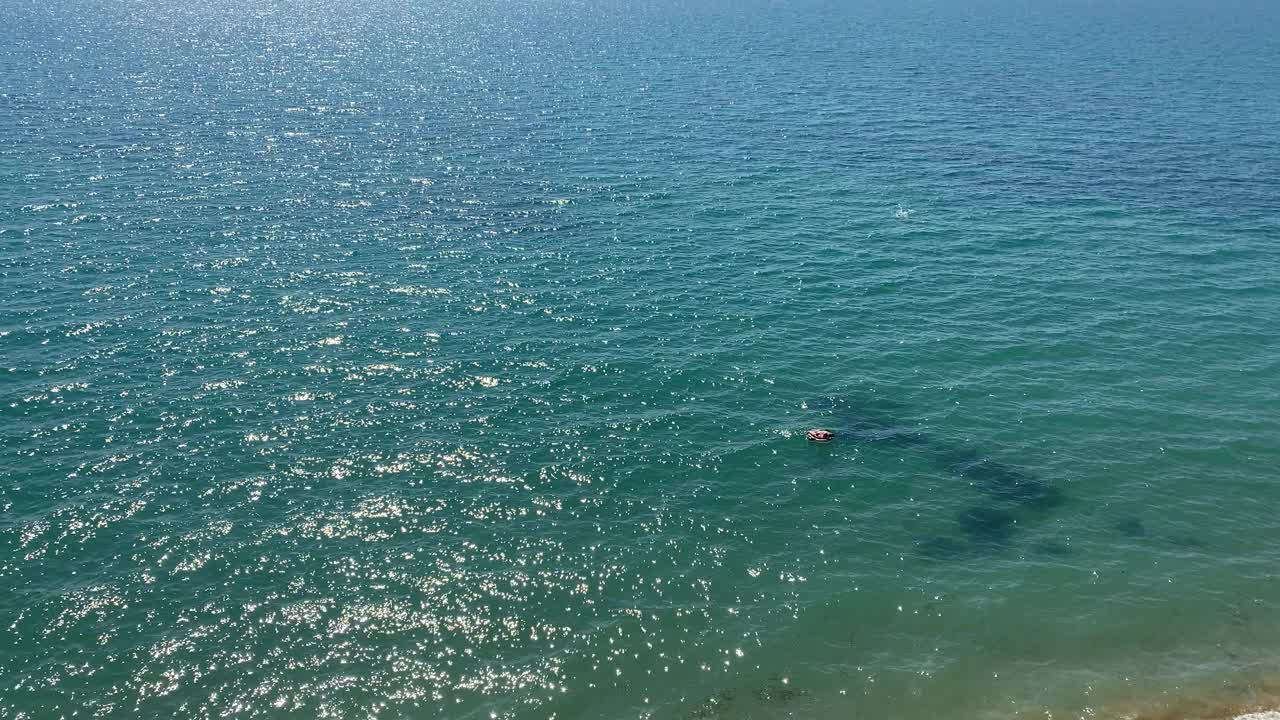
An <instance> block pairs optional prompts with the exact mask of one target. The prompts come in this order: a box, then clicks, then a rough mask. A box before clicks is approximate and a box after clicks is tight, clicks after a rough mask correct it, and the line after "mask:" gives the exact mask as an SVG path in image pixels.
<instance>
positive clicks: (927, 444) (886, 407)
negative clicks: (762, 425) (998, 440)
mask: <svg viewBox="0 0 1280 720" xmlns="http://www.w3.org/2000/svg"><path fill="white" fill-rule="evenodd" d="M805 406H806V407H807V408H809V409H813V410H818V411H821V412H823V413H824V414H827V415H828V416H829V417H830V419H831V421H832V423H831V424H832V429H833V430H834V431H835V432H836V435H837V440H838V441H845V442H855V443H860V444H864V445H867V446H876V445H880V446H884V447H886V448H893V449H896V450H913V451H915V452H916V453H918V454H919V455H920V456H922V457H924V458H926V459H928V461H929V462H931V463H932V464H933V465H934V466H936V467H937V468H939V469H940V470H944V471H946V473H947V474H948V475H950V476H951V477H953V478H955V479H957V480H960V481H962V482H964V483H966V484H968V485H970V486H972V487H973V488H974V489H976V490H977V491H978V492H979V493H981V496H982V497H984V498H985V502H978V503H975V504H974V505H971V506H970V507H968V508H966V509H965V510H963V511H961V512H960V513H959V514H958V515H957V516H956V518H955V523H956V528H957V530H958V536H956V537H953V536H948V535H939V536H936V537H931V538H925V539H923V540H921V541H919V542H917V543H915V545H914V548H913V549H914V554H915V555H916V556H918V557H921V558H924V559H928V560H931V561H958V560H962V559H964V558H968V557H973V556H977V555H981V554H983V553H989V552H992V551H998V550H1001V549H1003V548H1005V547H1007V546H1009V545H1010V544H1011V543H1012V542H1013V541H1014V539H1015V536H1016V534H1017V533H1018V531H1019V530H1020V529H1022V528H1023V527H1025V526H1026V524H1027V523H1029V522H1033V521H1035V520H1037V519H1041V518H1043V516H1044V515H1045V514H1046V513H1049V512H1051V511H1053V510H1055V509H1057V508H1059V507H1061V506H1062V505H1064V504H1066V502H1067V497H1066V495H1065V494H1064V493H1063V492H1062V490H1061V489H1059V488H1058V487H1056V486H1055V485H1054V484H1053V483H1051V482H1049V481H1048V480H1045V479H1043V478H1039V477H1036V476H1035V475H1033V474H1032V473H1031V472H1029V471H1027V470H1024V469H1022V468H1018V467H1015V466H1013V465H1009V464H1006V463H1003V462H1000V461H998V460H996V459H994V458H993V457H992V456H991V455H990V454H989V453H986V452H983V451H982V450H981V449H980V448H977V447H973V446H970V445H967V444H964V443H956V442H951V441H949V440H947V439H945V438H944V437H941V436H938V435H934V434H930V433H926V432H924V431H922V430H920V429H919V427H918V423H917V422H915V421H914V420H913V419H911V417H910V413H909V412H908V410H907V408H906V407H905V406H903V405H902V404H901V403H898V402H896V401H894V400H890V399H888V398H885V397H883V396H881V395H879V394H876V393H858V394H846V395H838V396H837V395H823V396H819V397H816V398H813V399H811V400H809V401H807V402H806V403H805Z"/></svg>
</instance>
